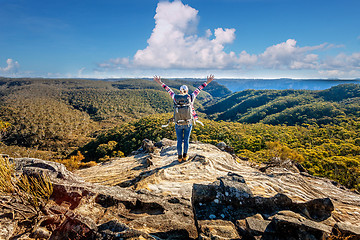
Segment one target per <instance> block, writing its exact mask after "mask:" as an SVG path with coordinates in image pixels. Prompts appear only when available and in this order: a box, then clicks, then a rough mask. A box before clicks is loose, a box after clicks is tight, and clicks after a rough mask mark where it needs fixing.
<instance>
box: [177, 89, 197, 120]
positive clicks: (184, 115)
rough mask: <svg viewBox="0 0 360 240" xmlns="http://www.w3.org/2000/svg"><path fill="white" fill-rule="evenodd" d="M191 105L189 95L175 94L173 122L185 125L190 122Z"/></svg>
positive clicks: (191, 116)
mask: <svg viewBox="0 0 360 240" xmlns="http://www.w3.org/2000/svg"><path fill="white" fill-rule="evenodd" d="M192 121H193V115H192V107H191V102H190V95H189V94H185V95H180V94H175V96H174V122H175V123H176V124H179V125H187V124H190V123H192Z"/></svg>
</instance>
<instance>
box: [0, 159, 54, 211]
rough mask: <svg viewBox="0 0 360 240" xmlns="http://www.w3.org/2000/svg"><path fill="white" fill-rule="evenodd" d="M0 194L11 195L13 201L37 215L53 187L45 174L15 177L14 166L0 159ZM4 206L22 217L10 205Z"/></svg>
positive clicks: (46, 201) (47, 199)
mask: <svg viewBox="0 0 360 240" xmlns="http://www.w3.org/2000/svg"><path fill="white" fill-rule="evenodd" d="M0 192H3V193H8V194H11V195H12V196H13V197H14V199H18V200H19V201H20V202H22V203H23V205H24V206H25V207H26V209H29V210H30V212H33V213H34V214H35V215H38V214H39V213H40V211H41V210H42V209H43V208H44V207H45V206H46V204H47V203H48V201H49V199H50V196H51V195H52V193H53V186H52V184H51V181H50V178H49V177H48V176H47V175H46V174H41V175H39V176H26V175H21V176H20V177H18V176H16V174H15V166H14V164H12V163H10V161H9V160H8V159H5V158H3V157H0ZM5 206H6V208H9V209H12V210H14V211H16V212H18V213H19V214H20V215H22V216H24V215H23V214H22V211H21V210H17V208H15V207H13V206H12V205H11V204H10V203H5Z"/></svg>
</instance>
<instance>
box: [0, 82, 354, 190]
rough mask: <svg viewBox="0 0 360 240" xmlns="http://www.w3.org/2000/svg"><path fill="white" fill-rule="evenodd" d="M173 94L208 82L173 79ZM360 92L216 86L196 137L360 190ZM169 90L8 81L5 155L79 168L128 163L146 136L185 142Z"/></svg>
mask: <svg viewBox="0 0 360 240" xmlns="http://www.w3.org/2000/svg"><path fill="white" fill-rule="evenodd" d="M164 82H165V83H166V84H168V85H169V86H170V87H171V88H172V89H173V90H174V91H177V89H179V87H180V86H181V85H182V84H187V85H188V86H189V88H190V92H191V91H193V90H195V88H196V87H197V86H198V85H200V84H201V83H202V82H201V81H186V80H166V79H164ZM359 103H360V86H359V85H358V84H343V85H338V86H335V87H332V88H330V89H327V90H322V91H310V90H245V91H241V92H235V93H231V92H230V91H229V90H228V89H227V88H225V87H224V86H222V85H219V84H217V83H216V82H215V81H214V82H212V83H211V84H210V85H209V86H208V87H206V88H205V89H204V91H202V92H201V93H200V94H199V96H198V98H197V102H196V104H195V108H196V110H197V113H198V115H199V116H200V119H201V121H202V122H203V123H204V124H205V125H204V126H201V125H199V124H197V125H196V126H195V127H194V129H193V132H192V135H191V140H192V141H200V142H205V143H211V144H216V143H218V142H221V141H223V142H225V143H226V144H228V145H230V146H231V147H232V148H233V149H234V151H235V153H236V154H237V155H238V156H239V157H240V158H242V159H248V160H249V161H253V162H254V163H261V162H266V161H269V160H271V159H273V158H274V157H277V158H279V159H281V160H284V161H285V160H287V159H291V160H293V161H296V162H298V163H300V164H301V165H302V166H303V167H304V168H305V169H306V170H307V171H308V172H309V173H310V174H313V175H316V176H320V177H327V178H330V179H332V180H334V181H337V182H339V183H341V184H342V185H344V186H346V187H348V188H350V189H354V190H355V189H356V190H358V191H360V131H359V130H360V106H359ZM171 112H172V101H171V98H170V97H169V95H168V93H167V92H166V91H165V90H164V89H162V88H161V87H160V86H159V85H157V84H156V83H155V82H153V81H150V80H146V79H128V80H111V81H109V80H108V81H100V80H81V79H11V78H0V153H3V154H9V155H10V156H12V157H20V156H22V157H37V158H42V159H46V160H53V161H58V162H62V163H64V164H65V165H66V166H67V167H68V168H69V169H76V168H80V167H86V166H91V165H94V164H96V162H104V161H107V160H108V159H110V158H112V157H123V156H126V155H128V154H130V153H131V152H132V151H134V150H136V149H138V148H139V147H140V146H141V142H142V140H143V139H144V138H148V139H150V140H152V141H159V140H161V139H162V138H164V137H165V138H169V139H176V136H175V131H174V129H173V128H174V126H173V125H171V124H170V125H169V126H168V127H165V128H163V127H161V125H163V124H166V123H167V121H168V119H169V118H171V116H172V114H171Z"/></svg>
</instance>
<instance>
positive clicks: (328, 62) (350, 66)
mask: <svg viewBox="0 0 360 240" xmlns="http://www.w3.org/2000/svg"><path fill="white" fill-rule="evenodd" d="M321 67H322V68H324V69H330V70H331V69H343V70H355V69H357V70H360V52H355V53H353V54H351V55H346V54H345V53H340V54H338V55H337V56H335V57H332V58H327V59H325V60H324V61H323V63H322V66H321Z"/></svg>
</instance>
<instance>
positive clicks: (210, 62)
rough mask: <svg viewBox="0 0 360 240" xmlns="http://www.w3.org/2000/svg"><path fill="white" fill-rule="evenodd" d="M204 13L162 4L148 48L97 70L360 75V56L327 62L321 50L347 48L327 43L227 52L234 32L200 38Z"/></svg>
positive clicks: (222, 31)
mask: <svg viewBox="0 0 360 240" xmlns="http://www.w3.org/2000/svg"><path fill="white" fill-rule="evenodd" d="M198 13H199V12H198V10H196V9H194V8H192V7H190V6H189V5H185V4H183V3H182V2H181V1H180V0H175V1H173V2H169V1H161V2H159V3H158V6H157V8H156V14H155V16H154V19H155V27H154V29H153V31H152V34H151V35H150V37H149V39H148V40H147V46H146V48H144V49H140V50H138V51H137V52H136V53H135V55H134V56H133V57H132V58H114V59H110V60H108V61H105V62H102V63H99V64H98V69H97V71H115V70H123V69H133V70H134V69H143V70H145V69H148V70H150V69H163V70H166V69H167V70H169V69H173V70H181V69H186V70H187V71H189V70H191V71H195V70H198V69H212V70H215V69H218V70H231V71H238V70H251V69H256V70H266V69H267V70H268V71H269V69H273V70H304V69H305V70H312V71H314V72H318V73H320V74H321V75H326V74H327V75H328V76H335V75H336V76H337V75H341V74H344V73H345V71H346V72H347V73H350V72H351V73H352V74H356V73H358V70H359V62H360V53H354V54H352V55H345V54H339V55H337V56H335V57H328V58H327V59H325V60H324V59H322V58H323V57H322V58H320V56H322V55H324V54H322V55H318V54H319V53H318V52H319V51H322V52H325V51H327V50H329V49H334V48H342V47H344V45H334V44H330V43H322V44H319V45H315V46H299V45H298V44H297V41H296V40H295V39H288V40H286V41H284V42H281V43H278V44H274V45H272V46H269V47H267V48H266V49H265V50H264V52H263V53H260V54H250V53H248V52H247V51H245V50H242V51H241V52H240V53H235V52H233V51H225V46H226V45H227V44H232V43H233V42H234V40H235V32H236V30H235V29H234V28H221V27H219V28H216V29H214V30H210V29H207V30H206V32H205V33H204V36H199V35H197V24H198V21H199V16H198Z"/></svg>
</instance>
